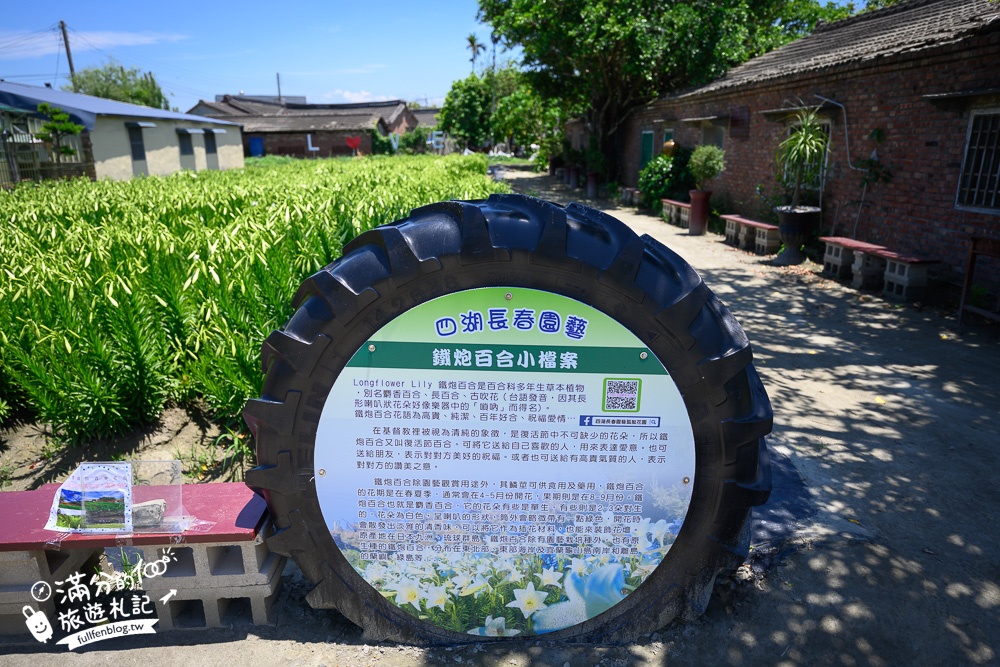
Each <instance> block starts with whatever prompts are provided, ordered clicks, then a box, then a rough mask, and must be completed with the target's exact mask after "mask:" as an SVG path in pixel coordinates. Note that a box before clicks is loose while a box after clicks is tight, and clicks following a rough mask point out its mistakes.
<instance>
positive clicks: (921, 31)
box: [670, 0, 1000, 99]
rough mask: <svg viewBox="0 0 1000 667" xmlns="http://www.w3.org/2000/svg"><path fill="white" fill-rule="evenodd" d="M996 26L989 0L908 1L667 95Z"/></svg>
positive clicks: (923, 45) (818, 67) (897, 50)
mask: <svg viewBox="0 0 1000 667" xmlns="http://www.w3.org/2000/svg"><path fill="white" fill-rule="evenodd" d="M997 29H1000V4H997V3H996V2H990V0H913V1H912V2H904V3H900V4H898V5H892V6H890V7H887V8H885V9H880V10H875V11H871V12H865V13H863V14H859V15H857V16H853V17H851V18H847V19H843V20H841V21H836V22H834V23H829V24H827V25H823V26H820V27H818V28H817V29H816V30H815V31H814V32H813V33H812V34H811V35H807V36H805V37H802V38H801V39H798V40H796V41H794V42H792V43H791V44H787V45H785V46H783V47H781V48H779V49H775V50H774V51H771V52H770V53H765V54H764V55H762V56H758V57H757V58H754V59H753V60H749V61H747V62H746V63H743V64H742V65H739V66H738V67H734V68H733V69H732V70H730V71H729V73H727V74H726V75H725V76H723V77H722V78H719V79H716V80H715V81H713V82H711V83H709V84H707V85H704V86H700V87H698V88H695V89H693V90H689V91H685V92H681V93H679V94H677V95H672V96H670V98H671V99H678V98H685V97H692V96H695V95H704V94H706V93H712V92H716V91H722V90H728V89H734V88H739V87H743V86H749V85H755V84H760V83H764V82H767V81H772V80H777V79H781V78H784V77H789V76H796V75H801V74H806V73H810V72H819V71H823V70H827V69H832V68H835V67H841V66H844V65H850V64H857V63H863V62H872V61H875V60H878V59H881V58H886V57H890V56H894V55H899V54H904V53H912V52H919V51H922V50H927V49H931V48H935V47H939V46H942V45H946V44H949V43H953V42H956V41H958V40H960V39H963V38H964V37H967V36H969V35H972V34H977V33H980V32H984V31H988V30H997Z"/></svg>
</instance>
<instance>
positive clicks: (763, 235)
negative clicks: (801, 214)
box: [721, 214, 781, 255]
mask: <svg viewBox="0 0 1000 667" xmlns="http://www.w3.org/2000/svg"><path fill="white" fill-rule="evenodd" d="M721 217H722V219H723V220H725V221H726V243H731V244H733V245H735V246H736V247H738V248H743V249H744V250H749V249H750V248H751V247H752V248H753V250H754V252H755V253H757V254H758V255H773V254H774V253H776V252H778V248H779V247H781V237H780V236H779V235H778V227H777V225H769V224H768V223H766V222H757V221H756V220H750V219H749V218H744V217H743V216H741V215H735V214H731V215H723V216H721Z"/></svg>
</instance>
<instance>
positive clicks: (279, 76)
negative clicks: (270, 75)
mask: <svg viewBox="0 0 1000 667" xmlns="http://www.w3.org/2000/svg"><path fill="white" fill-rule="evenodd" d="M274 76H275V77H277V79H278V104H281V73H280V72H275V73H274Z"/></svg>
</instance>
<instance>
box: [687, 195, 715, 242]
mask: <svg viewBox="0 0 1000 667" xmlns="http://www.w3.org/2000/svg"><path fill="white" fill-rule="evenodd" d="M688 194H690V195H691V216H690V220H689V223H688V234H689V235H691V236H702V235H704V234H705V231H706V230H707V229H708V213H709V211H710V210H711V209H710V208H709V206H708V200H709V198H710V197H711V196H712V191H711V190H691V191H690V192H689V193H688Z"/></svg>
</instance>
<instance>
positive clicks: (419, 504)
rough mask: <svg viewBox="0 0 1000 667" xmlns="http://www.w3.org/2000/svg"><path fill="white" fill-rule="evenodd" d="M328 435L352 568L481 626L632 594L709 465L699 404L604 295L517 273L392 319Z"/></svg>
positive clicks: (414, 610) (324, 501)
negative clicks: (538, 283)
mask: <svg viewBox="0 0 1000 667" xmlns="http://www.w3.org/2000/svg"><path fill="white" fill-rule="evenodd" d="M316 441H317V448H316V457H315V472H316V491H317V496H318V498H319V504H320V507H321V508H322V511H323V517H324V520H325V522H326V525H327V526H329V527H330V530H331V533H332V535H333V539H334V541H335V542H336V544H337V547H338V548H339V549H340V550H341V551H342V552H343V553H344V555H345V556H346V557H347V559H348V561H349V562H350V563H351V565H352V567H353V568H354V569H355V570H356V571H357V572H358V574H359V575H361V577H362V578H363V579H364V580H365V581H367V582H368V583H369V584H370V585H372V586H373V587H374V588H375V589H376V590H378V591H379V592H380V593H381V594H383V595H384V596H386V597H387V599H389V600H391V601H392V602H393V603H394V604H395V605H396V606H398V607H399V608H400V609H402V610H403V611H406V612H408V613H410V614H412V615H413V616H415V617H417V618H421V619H423V620H425V621H426V622H428V623H432V624H434V625H438V626H440V627H442V628H446V629H448V630H453V631H456V632H464V633H470V634H480V635H500V636H515V635H528V634H533V633H539V632H550V631H553V630H561V629H563V628H567V627H570V626H572V625H576V624H578V623H582V622H584V621H586V620H589V619H591V618H593V617H595V616H597V615H599V614H601V613H603V612H604V611H607V610H608V609H610V608H611V607H612V606H613V605H614V604H616V603H618V602H620V601H621V600H622V599H624V596H625V595H626V594H628V593H629V592H630V591H632V590H635V589H636V588H637V587H638V586H639V585H640V584H642V583H643V581H645V579H646V578H647V577H648V576H649V574H650V573H651V572H652V571H653V570H654V569H655V568H656V566H657V565H659V564H660V562H661V561H662V560H663V557H664V556H665V555H666V554H667V552H668V551H669V550H670V546H671V545H672V544H673V542H674V540H675V539H676V537H677V533H679V532H680V529H681V526H682V525H683V523H684V515H685V514H686V512H687V508H688V504H689V502H690V499H691V488H692V485H691V482H692V480H693V479H694V475H695V451H694V436H693V433H692V430H691V423H690V420H689V419H688V416H687V410H686V409H685V407H684V401H683V399H682V398H681V395H680V392H679V391H678V389H677V386H676V385H675V384H674V383H673V381H672V380H671V379H670V376H669V375H668V373H667V371H666V369H664V367H663V364H661V363H660V362H659V360H658V359H657V358H656V356H655V355H654V354H653V353H652V351H651V350H650V349H649V348H648V347H646V346H645V345H644V344H643V343H642V341H640V340H639V339H638V338H636V337H635V336H634V335H633V334H632V333H630V332H629V331H628V330H627V329H625V328H624V327H623V326H622V325H621V324H619V323H618V322H616V321H615V320H613V319H611V318H610V317H608V316H607V315H605V314H604V313H601V312H600V311H597V310H595V309H594V308H591V307H590V306H588V305H586V304H584V303H581V302H579V301H575V300H573V299H569V298H567V297H564V296H560V295H557V294H552V293H549V292H544V291H540V290H533V289H524V288H517V287H489V288H480V289H473V290H466V291H461V292H455V293H453V294H449V295H447V296H442V297H438V298H436V299H433V300H431V301H428V302H426V303H423V304H421V305H419V306H417V307H415V308H412V309H410V310H408V311H406V312H405V313H403V314H402V315H400V316H399V317H397V318H396V319H394V320H392V321H391V322H389V323H388V324H386V325H385V326H384V327H382V328H381V329H380V330H379V331H378V332H377V333H376V334H375V335H374V336H372V337H371V338H369V339H368V341H367V342H366V343H365V344H364V345H362V346H361V349H359V350H358V351H357V352H356V353H355V354H354V355H353V356H352V357H351V360H350V361H349V362H348V363H347V366H346V368H344V370H343V371H342V372H341V373H340V376H339V377H338V378H337V381H336V382H335V383H334V385H333V389H332V390H331V391H330V395H329V397H328V398H327V401H326V405H325V406H324V408H323V412H322V416H321V417H320V422H319V428H318V430H317V433H316ZM346 445H349V446H346Z"/></svg>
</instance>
